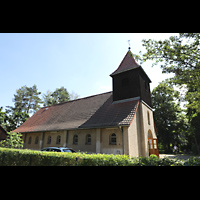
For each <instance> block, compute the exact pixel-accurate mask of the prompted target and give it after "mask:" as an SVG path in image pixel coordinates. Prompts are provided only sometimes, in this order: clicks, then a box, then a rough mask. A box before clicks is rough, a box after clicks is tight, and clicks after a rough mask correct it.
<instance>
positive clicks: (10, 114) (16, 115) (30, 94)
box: [5, 85, 42, 131]
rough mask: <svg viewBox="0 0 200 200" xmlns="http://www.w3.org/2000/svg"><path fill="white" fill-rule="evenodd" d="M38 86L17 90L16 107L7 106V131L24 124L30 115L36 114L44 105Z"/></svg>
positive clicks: (15, 96)
mask: <svg viewBox="0 0 200 200" xmlns="http://www.w3.org/2000/svg"><path fill="white" fill-rule="evenodd" d="M40 94H41V92H38V90H37V86H36V85H33V86H32V87H27V86H26V85H25V86H23V87H21V88H19V89H18V90H16V94H14V99H13V101H14V106H7V109H6V113H7V115H6V116H5V121H6V122H7V125H6V127H7V131H12V130H14V129H15V128H17V127H18V126H20V125H21V124H22V123H24V122H25V121H26V120H27V119H28V118H29V115H30V114H32V113H35V112H36V111H37V110H39V108H40V103H42V101H41V99H40V97H39V95H40Z"/></svg>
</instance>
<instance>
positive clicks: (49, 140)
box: [47, 136, 51, 144]
mask: <svg viewBox="0 0 200 200" xmlns="http://www.w3.org/2000/svg"><path fill="white" fill-rule="evenodd" d="M47 144H51V136H49V137H48V139H47Z"/></svg>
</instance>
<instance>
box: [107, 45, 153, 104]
mask: <svg viewBox="0 0 200 200" xmlns="http://www.w3.org/2000/svg"><path fill="white" fill-rule="evenodd" d="M110 76H111V77H112V79H113V81H112V82H113V102H116V101H119V100H127V99H130V98H131V99H132V98H136V97H138V98H140V100H143V101H144V102H145V103H146V104H148V105H149V106H150V107H152V102H151V92H150V83H151V80H150V78H149V77H148V76H147V74H146V73H145V71H144V70H143V68H142V67H141V66H140V65H139V64H138V63H137V62H136V60H135V58H134V57H133V54H132V52H131V51H130V48H129V50H128V52H127V53H126V55H125V57H124V59H123V60H122V62H121V63H120V65H119V67H118V68H117V69H116V70H115V71H114V72H113V73H112V74H110Z"/></svg>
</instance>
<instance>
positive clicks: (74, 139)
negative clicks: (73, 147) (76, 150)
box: [73, 135, 78, 144]
mask: <svg viewBox="0 0 200 200" xmlns="http://www.w3.org/2000/svg"><path fill="white" fill-rule="evenodd" d="M73 144H78V135H74V137H73Z"/></svg>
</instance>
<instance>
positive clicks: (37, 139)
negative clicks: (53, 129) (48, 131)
mask: <svg viewBox="0 0 200 200" xmlns="http://www.w3.org/2000/svg"><path fill="white" fill-rule="evenodd" d="M38 141H39V137H38V136H37V137H36V138H35V144H38Z"/></svg>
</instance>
